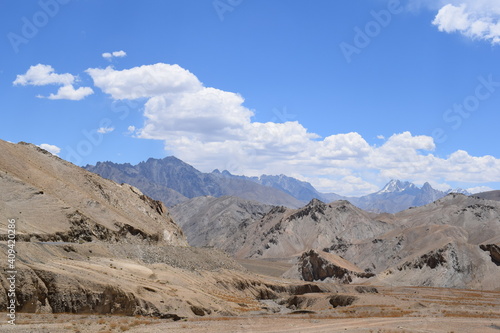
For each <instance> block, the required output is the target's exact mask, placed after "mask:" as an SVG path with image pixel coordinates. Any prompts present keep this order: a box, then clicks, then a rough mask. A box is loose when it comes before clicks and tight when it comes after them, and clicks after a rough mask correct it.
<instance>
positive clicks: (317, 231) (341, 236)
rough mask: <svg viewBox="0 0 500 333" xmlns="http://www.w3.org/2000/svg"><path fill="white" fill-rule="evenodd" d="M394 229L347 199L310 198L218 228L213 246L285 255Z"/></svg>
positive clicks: (239, 253)
mask: <svg viewBox="0 0 500 333" xmlns="http://www.w3.org/2000/svg"><path fill="white" fill-rule="evenodd" d="M392 229H394V226H393V225H392V223H391V222H383V221H377V220H374V219H372V218H371V217H370V216H369V214H367V213H366V212H364V211H362V210H360V209H359V208H357V207H355V206H353V205H351V204H350V203H349V202H347V201H336V202H333V203H331V204H325V203H323V202H321V201H319V200H316V199H313V200H312V201H311V202H310V203H309V204H307V205H306V206H304V207H303V208H300V209H290V208H285V207H279V206H276V207H274V208H272V209H271V210H270V211H269V212H268V213H267V214H265V215H264V216H263V217H261V218H260V219H253V220H249V221H248V222H247V223H241V224H239V225H238V229H237V230H236V231H234V230H231V231H229V230H227V229H226V230H221V231H220V232H221V233H222V234H221V235H219V236H220V237H221V238H224V239H225V241H224V242H223V243H217V244H215V246H216V247H218V248H219V249H222V250H224V251H228V252H229V253H231V254H232V255H234V256H236V257H238V258H287V257H294V256H298V255H300V254H301V253H302V252H303V251H306V250H309V249H323V248H329V247H331V246H336V245H339V246H341V244H344V243H350V242H353V241H354V240H357V239H365V238H370V237H374V236H375V235H380V234H383V233H385V232H387V231H389V230H392Z"/></svg>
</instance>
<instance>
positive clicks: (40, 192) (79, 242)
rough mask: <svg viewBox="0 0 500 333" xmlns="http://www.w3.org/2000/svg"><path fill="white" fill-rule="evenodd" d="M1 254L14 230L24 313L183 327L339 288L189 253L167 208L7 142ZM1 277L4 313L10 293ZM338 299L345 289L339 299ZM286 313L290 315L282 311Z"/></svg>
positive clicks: (0, 144) (1, 175)
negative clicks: (189, 320) (149, 319)
mask: <svg viewBox="0 0 500 333" xmlns="http://www.w3.org/2000/svg"><path fill="white" fill-rule="evenodd" d="M0 151H1V152H2V154H0V188H1V189H2V191H0V253H3V255H2V257H4V255H5V256H6V254H7V253H8V250H9V245H10V246H12V242H11V243H8V234H9V231H8V230H9V227H8V223H9V221H13V220H15V225H16V233H17V236H16V242H15V250H16V258H15V262H14V264H15V268H14V269H15V270H16V273H15V278H16V283H15V286H16V292H15V296H16V297H15V302H16V309H17V312H18V313H20V312H32V313H33V312H34V313H61V312H64V313H99V314H123V315H148V316H155V317H160V318H170V319H174V320H178V319H180V318H182V317H192V316H206V315H237V314H242V313H247V312H248V311H261V312H263V313H265V312H267V311H268V310H266V309H268V306H267V305H266V303H265V302H262V300H264V299H269V298H272V299H276V300H278V299H282V300H283V302H284V304H285V303H286V300H287V299H288V298H290V297H294V296H296V295H300V294H304V293H308V292H315V293H321V294H322V295H324V297H325V296H326V295H327V294H328V293H331V292H333V291H336V289H335V287H334V286H325V287H319V286H317V285H315V284H310V283H301V282H300V281H298V282H291V281H284V280H277V279H273V280H272V281H271V280H266V279H265V278H263V277H258V276H255V275H252V274H251V273H249V272H248V271H246V270H245V269H244V268H243V267H242V266H240V265H239V264H237V263H236V262H235V261H234V260H233V259H231V258H230V257H228V256H227V255H226V254H224V253H221V252H219V251H216V250H213V249H196V248H191V247H189V246H187V242H186V238H185V236H184V235H183V233H182V231H181V229H180V228H179V227H178V226H177V224H175V223H174V221H173V220H172V218H171V217H170V214H169V212H168V210H167V209H166V208H165V206H164V205H163V204H162V203H161V202H159V201H155V200H153V199H151V198H149V197H147V196H145V195H144V194H142V193H141V192H140V191H139V190H138V189H137V188H135V187H132V186H130V185H127V184H122V185H120V184H117V183H115V182H113V181H111V180H106V179H103V178H101V177H100V176H98V175H95V174H93V173H90V172H88V171H86V170H84V169H81V168H79V167H77V166H75V165H73V164H71V163H68V162H66V161H63V160H61V159H60V158H58V157H56V156H54V155H52V154H50V153H48V152H47V151H44V150H42V149H40V148H38V147H36V146H34V145H31V144H25V143H19V144H11V143H7V142H4V141H0ZM4 263H5V264H4V265H2V266H1V268H0V289H2V290H1V292H0V306H1V307H2V308H4V309H6V306H7V303H8V302H9V301H10V299H11V298H8V297H9V296H8V293H7V290H9V288H10V282H9V280H8V277H10V276H11V275H12V273H9V272H8V271H9V270H10V269H8V268H7V267H8V266H7V264H6V263H7V260H5V257H4ZM337 291H338V289H337ZM285 308H286V307H285Z"/></svg>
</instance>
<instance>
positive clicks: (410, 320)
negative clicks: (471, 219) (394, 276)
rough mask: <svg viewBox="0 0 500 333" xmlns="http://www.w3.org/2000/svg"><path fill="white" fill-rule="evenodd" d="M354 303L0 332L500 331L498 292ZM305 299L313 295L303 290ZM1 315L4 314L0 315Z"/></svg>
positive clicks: (75, 322)
mask: <svg viewBox="0 0 500 333" xmlns="http://www.w3.org/2000/svg"><path fill="white" fill-rule="evenodd" d="M377 290H378V293H368V294H366V293H363V294H360V295H362V297H360V298H359V300H358V301H357V302H355V303H354V304H353V305H350V306H346V307H337V308H333V307H331V306H329V307H328V306H327V307H325V305H324V304H322V303H321V302H318V303H317V305H312V306H311V307H310V309H312V312H311V313H306V314H304V313H301V314H276V315H270V314H259V313H248V312H247V313H242V314H241V316H239V317H213V316H210V317H209V316H205V317H196V318H190V319H185V320H181V321H175V322H174V321H170V320H162V319H156V318H149V317H125V316H108V315H71V314H26V313H20V314H18V318H17V325H16V326H14V327H12V326H10V325H8V324H7V322H6V321H7V320H6V319H5V321H4V322H2V323H0V332H47V333H49V332H50V333H57V332H75V333H76V332H81V333H87V332H88V333H90V332H144V333H146V332H172V333H176V332H186V333H187V332H193V333H202V332H217V333H218V332H228V333H229V332H231V333H235V332H260V333H265V332H267V333H271V332H277V333H278V332H288V333H299V332H315V333H316V332H324V333H326V332H381V333H382V332H386V333H391V332H443V333H450V332H480V333H483V332H484V333H487V332H493V333H494V332H500V297H499V296H500V292H491V291H490V292H486V291H485V292H482V291H474V290H458V289H443V288H410V287H404V288H394V289H393V288H384V287H377ZM303 296H304V297H309V296H310V297H311V298H313V297H317V296H318V295H317V294H316V295H314V294H306V295H303ZM0 316H3V317H4V318H6V315H5V314H3V315H0Z"/></svg>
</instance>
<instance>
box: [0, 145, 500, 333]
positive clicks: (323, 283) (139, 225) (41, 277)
mask: <svg viewBox="0 0 500 333" xmlns="http://www.w3.org/2000/svg"><path fill="white" fill-rule="evenodd" d="M0 151H1V152H2V154H0V188H1V189H2V191H0V217H1V219H0V251H2V252H3V253H9V254H11V253H12V246H14V245H13V242H12V241H11V240H12V239H11V236H10V235H11V234H12V232H11V231H10V230H12V228H13V227H12V226H13V225H15V229H14V230H15V233H16V236H15V260H14V261H10V262H9V265H11V267H10V268H9V269H15V279H16V283H15V288H16V292H15V300H14V302H15V303H16V304H15V305H16V311H17V312H19V313H26V312H29V313H36V314H37V315H36V320H37V321H38V320H39V318H40V317H38V315H42V316H45V315H47V314H50V313H64V314H65V318H67V315H66V314H71V313H72V314H86V315H89V314H114V315H127V316H134V315H139V316H151V317H157V318H162V319H171V320H180V319H182V318H189V317H201V316H211V317H220V316H224V317H228V316H230V317H232V316H237V315H244V316H245V318H247V319H248V320H249V321H250V322H251V323H252V324H253V322H254V321H255V320H257V319H258V318H259V317H258V316H256V315H258V314H265V315H270V316H272V314H276V313H278V314H280V315H282V314H286V313H297V314H304V313H306V314H308V315H309V314H313V313H317V314H319V316H320V317H318V318H325V316H326V315H329V316H332V315H339V317H336V318H340V319H345V316H346V315H347V314H352V317H353V318H356V320H358V319H359V318H367V317H369V316H379V317H380V316H381V317H384V318H390V317H392V316H394V315H395V314H396V315H398V316H401V314H407V318H421V317H422V315H424V316H425V315H430V316H435V315H436V314H437V315H438V316H440V317H445V316H446V315H447V314H449V312H447V311H449V309H454V311H456V312H453V314H454V316H462V317H466V319H467V320H470V318H475V317H477V316H478V315H481V316H483V317H484V318H488V321H487V324H488V325H490V323H491V321H490V320H491V319H492V318H497V317H492V314H493V315H495V316H497V314H496V312H493V313H492V309H493V310H494V309H495V308H497V307H498V297H497V294H498V291H500V280H499V279H498V276H499V274H500V202H499V201H494V200H489V199H491V198H498V193H497V192H496V193H495V192H493V193H486V194H484V196H486V197H488V199H486V198H480V197H479V196H465V195H463V194H457V193H451V194H448V195H446V196H445V197H443V198H440V199H439V200H437V201H435V202H433V203H430V204H427V205H425V206H421V207H414V208H411V209H407V210H404V211H401V212H399V213H396V214H387V213H382V214H378V213H374V212H367V211H364V210H362V209H360V208H358V207H356V206H355V205H353V204H352V203H350V202H349V201H347V200H337V201H334V202H330V203H325V202H322V201H320V200H318V199H316V198H313V199H311V200H310V201H309V202H308V203H307V204H306V205H304V206H301V207H299V208H290V207H285V206H283V205H267V204H263V203H261V202H257V201H250V200H246V199H242V198H240V197H237V196H219V197H214V196H209V195H202V196H199V195H198V194H200V192H201V193H203V191H215V189H217V186H221V185H220V184H226V186H229V185H232V184H233V183H232V181H234V180H235V179H236V177H233V176H232V175H221V174H222V173H220V174H218V173H217V172H214V173H212V176H210V177H207V178H204V177H205V176H206V174H202V173H197V172H196V171H193V168H190V167H189V166H187V165H183V164H180V166H181V168H179V169H176V170H175V172H181V173H184V174H185V175H191V176H193V175H194V176H196V177H198V178H197V180H196V179H195V181H198V182H199V184H200V186H201V187H200V189H198V190H199V192H193V193H191V194H190V195H193V196H194V197H193V198H191V199H187V196H185V199H184V200H183V201H182V202H181V203H179V204H177V205H175V206H174V207H172V208H171V209H168V208H167V207H166V206H165V205H164V204H163V203H162V202H161V201H158V200H154V199H152V198H150V197H149V196H147V195H146V194H144V193H143V192H142V191H141V190H140V189H139V188H137V187H134V186H132V185H129V184H125V183H121V184H120V183H116V182H114V181H112V180H109V179H104V178H102V177H100V176H99V175H96V174H94V173H91V172H89V171H87V170H84V169H82V168H80V167H77V166H75V165H73V164H71V163H69V162H67V161H64V160H62V159H61V158H59V157H57V156H55V155H52V154H51V153H49V152H48V151H46V150H43V149H41V148H39V147H37V146H35V145H32V144H28V143H23V142H21V143H18V144H12V143H8V142H5V141H2V140H0ZM174 164H177V165H179V163H178V161H174ZM134 170H136V169H135V168H130V169H128V170H126V172H127V173H128V174H129V175H133V174H134ZM147 170H148V168H147V167H143V169H142V170H141V172H146V171H147ZM136 171H137V170H136ZM170 171H171V170H170ZM170 171H168V170H167V171H164V173H163V174H162V173H156V172H152V174H151V175H150V176H151V177H152V178H153V175H156V177H160V178H158V179H160V180H161V179H162V178H161V177H162V175H163V176H165V175H168V172H170ZM175 172H174V173H175ZM170 176H172V175H170ZM218 177H225V179H230V181H226V180H225V181H223V182H221V183H217V182H215V183H211V181H214V180H217V179H218ZM132 178H134V177H132ZM168 178H169V177H167V176H165V178H163V181H166V180H169V179H168ZM278 178H279V177H278ZM281 178H282V179H281V182H282V184H281V186H282V187H283V188H284V189H288V191H289V192H290V193H293V192H294V191H295V190H294V191H292V189H293V187H285V186H284V185H283V179H286V178H284V177H281ZM140 179H141V180H143V181H145V178H140ZM271 179H274V178H271ZM240 180H241V179H240ZM169 181H170V180H169ZM243 181H245V182H250V183H252V184H254V186H262V187H264V188H266V189H271V190H275V191H280V190H278V189H276V188H273V187H268V186H264V185H262V184H258V183H257V182H255V181H253V182H252V181H250V180H245V179H243ZM259 181H261V180H260V179H259ZM210 184H211V185H214V187H213V188H210V187H209V186H208V185H210ZM241 184H243V183H241ZM295 184H299V185H300V184H301V183H300V182H296V183H295ZM244 185H245V186H247V185H248V184H246V183H244ZM168 186H174V187H176V188H177V189H179V190H181V191H183V192H184V193H189V192H188V190H196V189H193V188H191V185H190V184H182V183H175V181H172V182H169V184H168ZM248 186H251V185H248ZM167 188H169V187H167ZM249 188H250V187H249ZM219 189H221V190H227V188H224V187H219ZM172 191H174V190H172ZM411 191H416V189H415V188H414V186H411V185H408V184H405V183H401V182H399V183H398V182H397V181H395V182H393V183H392V184H390V186H387V188H386V189H382V190H381V193H382V194H383V195H386V194H390V193H400V192H401V193H405V192H407V195H410V194H409V193H408V192H411ZM178 193H180V192H178ZM215 193H217V192H215ZM261 193H273V192H272V191H271V192H261ZM283 193H284V192H283ZM411 193H413V192H411ZM285 194H286V193H285ZM181 195H183V194H181ZM286 195H289V196H290V194H286ZM292 198H293V197H292ZM188 243H190V244H188ZM191 245H196V247H192V246H191ZM9 250H11V251H9ZM221 250H223V251H225V252H223V251H221ZM228 254H230V255H228ZM242 265H243V266H242ZM6 267H7V266H6ZM255 272H258V273H259V274H258V275H257V274H255ZM11 274H12V273H11V272H9V271H8V269H7V268H5V269H4V270H3V273H2V272H0V291H1V292H0V306H2V307H4V308H6V307H7V304H9V303H10V302H11V300H12V297H11V296H9V288H12V282H11V279H12V275H11ZM422 286H425V287H434V288H436V287H441V288H442V287H445V288H448V287H449V288H463V290H458V289H454V290H446V289H429V288H413V287H422ZM393 289H394V290H393ZM465 289H475V290H474V292H473V293H472V292H471V290H465ZM481 289H484V290H488V291H487V292H483V291H481ZM437 302H439V303H437ZM477 302H480V303H481V304H478V303H477ZM353 304H354V306H351V305H353ZM469 305H471V306H472V307H471V310H470V312H464V311H468V310H467V309H468V307H469ZM338 307H349V308H347V309H345V311H343V310H342V309H338ZM386 308H387V309H386ZM443 308H444V309H446V311H444V310H442V309H443ZM479 310H480V311H481V312H479ZM405 311H406V312H405ZM436 311H437V312H436ZM483 311H484V312H483ZM49 318H50V320H53V318H54V317H52V316H50V317H49ZM299 319H300V318H299ZM68 320H71V319H68ZM322 320H323V319H322ZM408 320H413V319H408ZM308 321H309V319H308ZM405 321H406V319H405ZM209 322H210V320H209V321H203V322H202V323H203V325H206V323H209ZM192 323H195V322H194V321H193V322H191V323H190V324H192ZM322 323H323V322H322ZM398 323H399V322H398ZM195 324H196V323H195ZM417 324H419V325H420V323H417ZM5 325H6V324H5ZM5 325H4V326H5ZM321 325H323V324H321ZM148 327H149V326H148ZM148 327H144V330H149V331H151V328H148ZM190 327H192V326H190ZM485 327H486V326H485ZM109 328H110V329H112V326H111V325H109ZM128 328H129V327H128V326H127V327H124V328H120V329H121V330H122V331H123V330H127V329H128ZM248 328H252V327H251V325H249V327H248ZM318 328H319V327H318ZM37 329H38V330H39V326H38V327H37V328H36V329H33V331H36V330H37ZM99 329H101V330H102V326H101V327H100V328H99ZM99 329H95V326H94V329H91V331H97V330H99ZM252 329H253V328H252ZM48 330H49V331H51V332H60V331H61V330H53V329H52V327H50V328H48ZM165 330H168V329H162V330H160V329H158V331H165ZM240 330H241V327H239V328H237V329H231V330H229V331H231V332H236V331H240ZM320 330H321V329H320ZM64 331H67V327H65V328H64ZM213 331H221V330H213ZM266 331H269V330H268V329H266ZM316 331H317V330H316ZM481 331H484V330H481Z"/></svg>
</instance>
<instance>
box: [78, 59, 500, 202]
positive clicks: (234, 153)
mask: <svg viewBox="0 0 500 333" xmlns="http://www.w3.org/2000/svg"><path fill="white" fill-rule="evenodd" d="M87 73H89V75H90V76H91V77H92V78H93V80H94V83H95V85H96V86H97V87H99V88H100V89H102V90H103V91H104V92H105V93H107V94H109V95H111V96H112V97H113V98H114V99H144V111H143V112H144V119H145V121H144V125H143V127H142V128H139V129H136V128H135V127H131V128H129V131H130V132H134V133H136V135H137V137H139V138H144V139H156V140H162V141H164V142H165V149H166V150H167V151H169V152H170V153H172V154H174V155H175V156H177V157H179V158H181V159H183V160H185V161H186V162H188V163H191V164H193V165H194V166H195V167H197V168H199V169H201V170H203V171H210V170H213V169H214V167H217V168H219V169H227V170H229V171H230V172H232V173H234V174H245V175H260V174H262V173H267V174H281V173H284V174H289V175H295V176H296V177H297V178H299V179H302V180H308V181H310V182H311V183H312V184H313V185H315V186H317V187H318V188H319V189H321V190H322V191H332V192H337V193H340V194H344V195H362V194H366V193H371V192H373V191H374V190H376V189H377V188H378V187H379V186H380V184H381V183H383V182H386V181H388V180H389V179H391V178H399V179H405V180H410V181H415V182H416V183H420V184H423V183H424V182H426V181H432V183H433V184H437V186H439V185H440V184H441V185H442V186H445V184H446V182H456V181H461V182H471V183H474V182H475V183H487V182H493V181H500V160H498V159H495V158H494V157H491V156H483V157H474V156H470V155H469V154H468V153H467V152H465V151H457V152H454V153H453V154H451V155H450V156H446V157H439V156H435V155H434V154H433V152H434V151H435V149H436V145H435V143H434V140H433V138H432V137H430V136H425V135H413V134H412V133H410V132H403V133H397V134H394V135H392V136H390V137H389V138H387V139H385V138H384V137H379V139H380V140H383V142H382V144H379V145H371V144H370V143H368V142H367V141H366V140H365V139H364V138H363V137H362V135H360V134H359V133H356V132H351V133H340V134H335V135H330V136H328V137H325V138H321V137H320V136H319V135H317V134H315V133H312V132H310V131H308V130H307V129H306V128H305V127H304V126H303V125H302V124H300V123H299V122H298V121H287V122H282V123H275V122H265V123H264V122H256V121H253V120H252V117H253V116H254V112H253V111H252V110H250V109H248V108H247V107H245V106H244V99H243V97H242V96H241V95H239V94H237V93H233V92H227V91H223V90H219V89H216V88H212V87H205V86H204V85H203V84H202V83H201V82H200V81H199V80H198V78H197V77H196V76H195V75H194V74H192V73H191V72H189V71H188V70H185V69H183V68H182V67H180V66H178V65H168V64H155V65H147V66H140V67H134V68H131V69H125V70H121V71H120V70H115V69H113V68H111V67H108V68H105V69H96V68H90V69H88V70H87ZM375 184H378V185H375Z"/></svg>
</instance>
